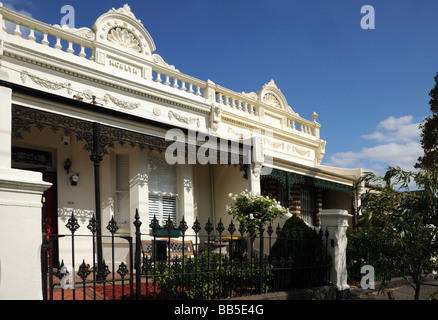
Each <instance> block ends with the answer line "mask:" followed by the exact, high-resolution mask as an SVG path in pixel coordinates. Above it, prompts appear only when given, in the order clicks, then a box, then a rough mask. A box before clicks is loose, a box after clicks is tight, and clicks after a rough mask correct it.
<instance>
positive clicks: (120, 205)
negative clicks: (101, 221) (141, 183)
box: [115, 154, 131, 229]
mask: <svg viewBox="0 0 438 320" xmlns="http://www.w3.org/2000/svg"><path fill="white" fill-rule="evenodd" d="M129 180H130V179H129V155H128V154H116V192H115V205H116V206H115V218H116V221H117V225H118V226H119V228H120V229H128V228H129V222H130V209H131V208H130V203H129Z"/></svg>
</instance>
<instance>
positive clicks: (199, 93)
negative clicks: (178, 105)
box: [196, 86, 202, 96]
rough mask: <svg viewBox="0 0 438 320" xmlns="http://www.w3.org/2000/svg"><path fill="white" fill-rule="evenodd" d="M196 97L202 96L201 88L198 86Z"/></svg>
mask: <svg viewBox="0 0 438 320" xmlns="http://www.w3.org/2000/svg"><path fill="white" fill-rule="evenodd" d="M196 95H197V96H201V95H202V92H201V87H199V86H198V89H197V91H196Z"/></svg>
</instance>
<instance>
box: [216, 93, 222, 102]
mask: <svg viewBox="0 0 438 320" xmlns="http://www.w3.org/2000/svg"><path fill="white" fill-rule="evenodd" d="M222 97H223V96H222V93H220V92H219V93H218V94H217V102H218V103H219V104H223V101H222Z"/></svg>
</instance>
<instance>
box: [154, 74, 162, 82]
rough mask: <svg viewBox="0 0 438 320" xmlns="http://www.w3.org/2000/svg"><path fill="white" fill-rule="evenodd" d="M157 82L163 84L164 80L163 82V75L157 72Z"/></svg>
mask: <svg viewBox="0 0 438 320" xmlns="http://www.w3.org/2000/svg"><path fill="white" fill-rule="evenodd" d="M155 82H158V83H161V82H163V80H161V73H159V72H157V79H155Z"/></svg>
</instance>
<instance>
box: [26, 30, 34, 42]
mask: <svg viewBox="0 0 438 320" xmlns="http://www.w3.org/2000/svg"><path fill="white" fill-rule="evenodd" d="M27 40H30V41H35V40H36V37H35V30H34V29H30V33H29V36H28V37H27Z"/></svg>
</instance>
